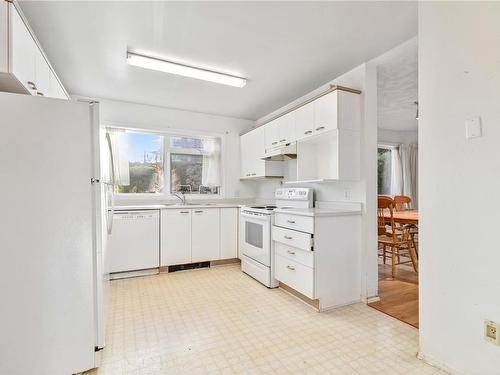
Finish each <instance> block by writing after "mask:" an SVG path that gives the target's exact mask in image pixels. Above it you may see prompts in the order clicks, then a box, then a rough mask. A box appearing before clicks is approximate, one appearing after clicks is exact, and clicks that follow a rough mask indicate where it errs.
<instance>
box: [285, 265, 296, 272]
mask: <svg viewBox="0 0 500 375" xmlns="http://www.w3.org/2000/svg"><path fill="white" fill-rule="evenodd" d="M286 268H288V269H289V270H290V271H295V267H292V266H286Z"/></svg>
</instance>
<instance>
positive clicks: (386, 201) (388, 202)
mask: <svg viewBox="0 0 500 375" xmlns="http://www.w3.org/2000/svg"><path fill="white" fill-rule="evenodd" d="M394 208H395V202H394V200H393V199H392V198H391V197H387V196H383V195H381V196H379V197H378V201H377V216H378V235H379V236H380V235H390V236H392V235H394V233H395V231H396V225H395V223H394ZM387 213H389V215H388V216H387V215H386V214H387ZM387 227H390V231H387Z"/></svg>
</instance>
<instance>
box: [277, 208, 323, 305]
mask: <svg viewBox="0 0 500 375" xmlns="http://www.w3.org/2000/svg"><path fill="white" fill-rule="evenodd" d="M313 230H314V219H313V218H312V217H306V216H297V215H290V214H282V213H277V214H276V217H275V225H274V227H273V232H272V239H273V241H274V246H275V278H276V279H277V280H279V281H280V282H282V283H284V284H286V285H287V286H289V287H291V288H293V289H295V290H296V291H298V292H299V293H301V294H303V295H304V296H306V297H308V298H311V299H314V298H315V296H314V252H313V236H312V233H313Z"/></svg>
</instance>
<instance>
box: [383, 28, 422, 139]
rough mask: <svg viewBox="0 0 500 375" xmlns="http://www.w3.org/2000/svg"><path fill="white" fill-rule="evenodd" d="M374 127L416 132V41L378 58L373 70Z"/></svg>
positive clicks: (413, 40) (411, 41) (415, 39)
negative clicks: (374, 90)
mask: <svg viewBox="0 0 500 375" xmlns="http://www.w3.org/2000/svg"><path fill="white" fill-rule="evenodd" d="M377 85H378V90H377V100H378V127H379V128H382V129H389V130H398V131H416V130H417V126H418V121H417V120H416V119H415V115H416V111H417V107H416V105H415V101H416V100H417V99H418V42H417V38H414V39H412V40H410V41H408V42H406V43H404V44H403V45H401V46H398V47H396V48H394V49H393V50H391V51H389V52H388V53H386V54H385V55H384V56H382V57H381V58H380V65H378V67H377Z"/></svg>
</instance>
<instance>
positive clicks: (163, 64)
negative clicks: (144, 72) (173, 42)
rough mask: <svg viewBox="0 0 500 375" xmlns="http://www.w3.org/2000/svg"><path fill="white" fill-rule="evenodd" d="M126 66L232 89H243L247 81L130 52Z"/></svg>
mask: <svg viewBox="0 0 500 375" xmlns="http://www.w3.org/2000/svg"><path fill="white" fill-rule="evenodd" d="M127 64H129V65H133V66H138V67H141V68H146V69H152V70H159V71H160V72H165V73H171V74H177V75H179V76H184V77H190V78H196V79H202V80H204V81H210V82H216V83H221V84H223V85H229V86H234V87H243V86H245V85H246V84H247V80H246V79H245V78H240V77H235V76H231V75H227V74H223V73H217V72H212V71H211V70H205V69H200V68H195V67H193V66H188V65H182V64H177V63H174V62H171V61H166V60H160V59H156V58H154V57H148V56H143V55H138V54H136V53H132V52H127Z"/></svg>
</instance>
